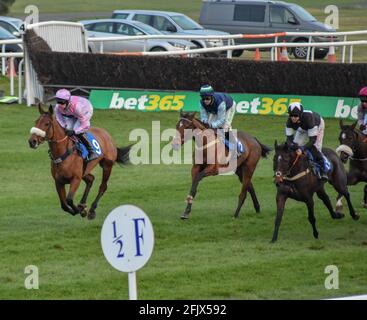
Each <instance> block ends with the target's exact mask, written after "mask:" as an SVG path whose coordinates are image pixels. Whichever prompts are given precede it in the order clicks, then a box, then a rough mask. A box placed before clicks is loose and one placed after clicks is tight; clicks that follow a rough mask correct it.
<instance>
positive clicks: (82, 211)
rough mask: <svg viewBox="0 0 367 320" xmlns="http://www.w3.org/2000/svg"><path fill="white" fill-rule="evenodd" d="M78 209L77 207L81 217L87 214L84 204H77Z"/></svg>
mask: <svg viewBox="0 0 367 320" xmlns="http://www.w3.org/2000/svg"><path fill="white" fill-rule="evenodd" d="M78 209H79V212H80V215H81V216H82V218H85V217H86V216H87V215H88V211H87V205H86V204H79V205H78Z"/></svg>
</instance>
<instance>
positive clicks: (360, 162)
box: [337, 120, 367, 208]
mask: <svg viewBox="0 0 367 320" xmlns="http://www.w3.org/2000/svg"><path fill="white" fill-rule="evenodd" d="M356 125H357V122H354V123H353V124H352V125H344V124H343V120H340V129H341V131H340V135H339V142H340V146H339V147H338V148H337V152H340V159H341V160H342V161H343V162H344V163H346V162H347V161H348V159H349V172H348V185H355V184H357V183H359V182H367V137H366V136H365V135H364V134H363V133H362V132H361V131H359V130H358V129H357V128H356ZM339 206H340V207H342V203H341V199H340V201H339ZM363 206H364V207H365V208H367V184H366V185H365V187H364V196H363Z"/></svg>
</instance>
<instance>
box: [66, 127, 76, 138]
mask: <svg viewBox="0 0 367 320" xmlns="http://www.w3.org/2000/svg"><path fill="white" fill-rule="evenodd" d="M65 134H66V135H67V136H69V137H71V136H74V135H75V131H74V130H69V129H66V130H65Z"/></svg>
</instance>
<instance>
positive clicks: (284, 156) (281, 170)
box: [273, 140, 297, 185]
mask: <svg viewBox="0 0 367 320" xmlns="http://www.w3.org/2000/svg"><path fill="white" fill-rule="evenodd" d="M274 149H275V154H274V158H273V170H274V172H275V181H276V184H277V185H278V184H279V183H281V182H283V178H284V176H287V175H288V174H289V172H290V171H291V170H292V168H293V167H294V166H295V164H296V162H297V161H296V160H297V154H296V152H295V151H294V150H292V149H291V148H290V146H289V145H288V144H287V143H284V144H279V145H278V142H277V141H276V140H275V143H274Z"/></svg>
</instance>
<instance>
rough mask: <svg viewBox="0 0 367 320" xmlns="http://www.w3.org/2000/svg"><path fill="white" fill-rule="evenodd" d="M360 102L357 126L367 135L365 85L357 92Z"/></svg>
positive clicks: (366, 95)
mask: <svg viewBox="0 0 367 320" xmlns="http://www.w3.org/2000/svg"><path fill="white" fill-rule="evenodd" d="M358 96H359V98H360V99H361V104H360V105H359V106H358V126H359V130H361V131H362V133H363V134H364V135H367V128H366V126H367V87H363V88H362V89H361V90H360V91H359V94H358Z"/></svg>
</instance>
